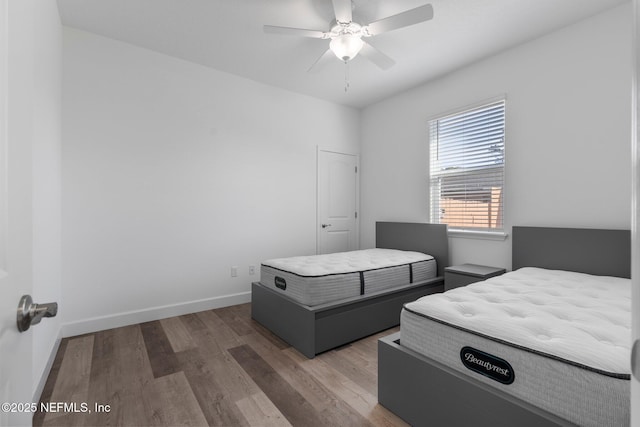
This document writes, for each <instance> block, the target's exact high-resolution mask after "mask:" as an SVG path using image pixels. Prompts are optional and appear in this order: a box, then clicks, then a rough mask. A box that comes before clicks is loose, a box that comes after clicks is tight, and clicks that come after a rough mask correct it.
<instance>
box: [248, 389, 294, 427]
mask: <svg viewBox="0 0 640 427" xmlns="http://www.w3.org/2000/svg"><path fill="white" fill-rule="evenodd" d="M236 405H237V406H238V408H240V411H241V412H242V415H243V416H244V417H245V419H246V420H247V422H248V423H249V425H252V426H258V425H259V426H264V427H287V426H291V423H289V421H287V419H286V418H285V416H284V415H282V412H280V411H279V410H278V408H276V406H275V405H274V404H273V402H271V400H269V398H268V397H267V395H266V394H264V393H262V392H260V393H257V394H252V395H251V396H247V397H245V398H242V399H240V400H239V401H237V402H236Z"/></svg>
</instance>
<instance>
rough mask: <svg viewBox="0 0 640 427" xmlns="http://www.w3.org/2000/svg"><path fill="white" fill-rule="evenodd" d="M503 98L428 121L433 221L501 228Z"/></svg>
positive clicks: (502, 200) (472, 227) (476, 228)
mask: <svg viewBox="0 0 640 427" xmlns="http://www.w3.org/2000/svg"><path fill="white" fill-rule="evenodd" d="M504 128H505V101H504V99H502V100H500V101H496V102H491V103H489V104H485V105H482V106H480V107H476V108H473V109H469V110H464V111H460V112H457V113H454V114H449V115H446V116H443V117H439V118H436V119H434V120H431V121H429V146H430V162H429V163H430V168H429V171H430V172H429V175H430V187H431V197H430V201H431V222H433V223H440V224H448V225H449V227H451V228H457V229H470V230H487V231H501V230H502V229H503V220H504V219H503V213H504V162H505V158H504V147H505V140H504V139H505V138H504V136H505V132H504Z"/></svg>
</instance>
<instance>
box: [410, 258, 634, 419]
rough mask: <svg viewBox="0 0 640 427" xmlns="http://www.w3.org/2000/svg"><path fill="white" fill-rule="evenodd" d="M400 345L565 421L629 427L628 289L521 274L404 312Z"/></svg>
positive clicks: (586, 279) (573, 277)
mask: <svg viewBox="0 0 640 427" xmlns="http://www.w3.org/2000/svg"><path fill="white" fill-rule="evenodd" d="M400 322H401V329H400V330H401V338H400V343H401V345H402V346H404V347H407V348H409V349H411V350H414V351H416V352H418V353H421V354H423V355H425V356H427V357H429V358H431V359H434V360H436V361H438V362H441V363H444V364H446V365H448V366H451V367H452V368H454V369H456V370H458V371H460V372H464V373H465V374H467V375H470V376H472V377H474V378H476V379H477V380H479V381H482V382H484V383H487V384H489V385H491V386H493V387H496V388H498V389H500V390H502V391H503V392H505V393H508V394H511V395H513V396H516V397H519V398H520V399H523V400H525V401H527V402H530V403H531V404H533V405H535V406H537V407H540V408H542V409H545V410H547V411H548V412H551V413H553V414H555V415H557V416H559V417H561V418H564V419H566V420H568V421H570V422H572V423H576V424H579V425H585V426H626V425H629V394H630V381H629V379H630V367H629V356H630V345H631V333H630V332H631V331H630V325H631V281H630V280H629V279H621V278H616V277H603V276H592V275H588V274H582V273H574V272H567V271H559V270H545V269H540V268H530V267H527V268H522V269H519V270H517V271H514V272H510V273H506V274H504V275H502V276H497V277H493V278H491V279H488V280H486V281H484V282H478V283H474V284H471V285H468V286H466V287H461V288H456V289H453V290H451V291H448V292H445V293H444V294H434V295H431V296H427V297H423V298H420V299H418V300H416V301H414V302H411V303H408V304H405V306H404V309H403V310H402V313H401V320H400Z"/></svg>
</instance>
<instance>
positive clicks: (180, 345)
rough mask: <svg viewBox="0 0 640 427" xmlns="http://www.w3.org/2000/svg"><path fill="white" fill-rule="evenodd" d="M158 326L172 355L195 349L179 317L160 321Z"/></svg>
mask: <svg viewBox="0 0 640 427" xmlns="http://www.w3.org/2000/svg"><path fill="white" fill-rule="evenodd" d="M160 324H161V325H162V329H163V330H164V332H165V334H166V335H167V340H169V344H171V348H172V349H173V351H174V353H177V352H179V351H184V350H189V349H191V348H195V347H196V344H195V342H194V341H193V338H192V337H191V334H190V333H189V330H188V329H187V327H186V326H185V324H184V323H183V322H182V320H181V319H180V318H179V317H170V318H168V319H162V320H160Z"/></svg>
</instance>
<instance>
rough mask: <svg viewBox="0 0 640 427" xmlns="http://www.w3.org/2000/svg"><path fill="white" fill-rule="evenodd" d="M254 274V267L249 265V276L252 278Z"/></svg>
mask: <svg viewBox="0 0 640 427" xmlns="http://www.w3.org/2000/svg"><path fill="white" fill-rule="evenodd" d="M254 274H256V266H255V265H250V266H249V276H253V275H254Z"/></svg>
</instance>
